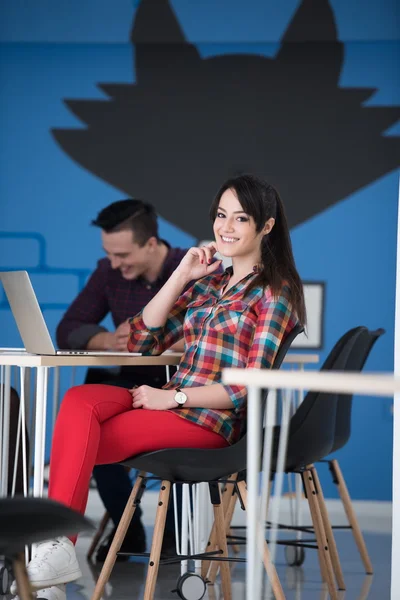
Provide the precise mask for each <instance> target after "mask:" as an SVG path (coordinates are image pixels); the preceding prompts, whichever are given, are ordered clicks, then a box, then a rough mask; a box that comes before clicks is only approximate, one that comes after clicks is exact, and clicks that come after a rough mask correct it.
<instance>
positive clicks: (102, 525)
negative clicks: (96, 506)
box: [86, 511, 110, 560]
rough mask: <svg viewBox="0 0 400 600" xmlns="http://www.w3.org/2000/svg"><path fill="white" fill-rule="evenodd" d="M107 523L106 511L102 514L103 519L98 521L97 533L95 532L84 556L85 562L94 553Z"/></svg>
mask: <svg viewBox="0 0 400 600" xmlns="http://www.w3.org/2000/svg"><path fill="white" fill-rule="evenodd" d="M109 521H110V515H109V514H108V512H107V511H106V512H105V513H104V515H103V518H102V519H101V521H100V525H99V527H98V529H97V531H96V533H95V535H94V537H93V540H92V543H91V544H90V548H89V550H88V551H87V554H86V558H87V560H90V559H91V558H92V556H93V554H94V551H95V550H96V548H97V544H98V543H99V541H100V540H101V538H102V535H103V533H104V531H105V529H106V527H107V525H108V522H109Z"/></svg>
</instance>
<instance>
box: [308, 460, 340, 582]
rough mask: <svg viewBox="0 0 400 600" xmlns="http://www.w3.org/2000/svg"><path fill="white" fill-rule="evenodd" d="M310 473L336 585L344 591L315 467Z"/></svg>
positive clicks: (337, 554) (335, 547)
mask: <svg viewBox="0 0 400 600" xmlns="http://www.w3.org/2000/svg"><path fill="white" fill-rule="evenodd" d="M311 473H312V476H313V478H314V485H315V489H316V492H317V499H318V504H319V509H320V512H321V517H322V521H323V524H324V529H325V534H326V538H327V540H328V547H329V552H330V555H331V561H332V566H333V571H334V573H335V577H336V583H337V586H338V588H339V590H345V589H346V586H345V583H344V578H343V571H342V566H341V564H340V558H339V553H338V550H337V546H336V541H335V537H334V535H333V531H332V526H331V522H330V519H329V515H328V510H327V508H326V504H325V498H324V494H323V492H322V487H321V482H320V480H319V477H318V473H317V471H316V469H315V467H312V468H311Z"/></svg>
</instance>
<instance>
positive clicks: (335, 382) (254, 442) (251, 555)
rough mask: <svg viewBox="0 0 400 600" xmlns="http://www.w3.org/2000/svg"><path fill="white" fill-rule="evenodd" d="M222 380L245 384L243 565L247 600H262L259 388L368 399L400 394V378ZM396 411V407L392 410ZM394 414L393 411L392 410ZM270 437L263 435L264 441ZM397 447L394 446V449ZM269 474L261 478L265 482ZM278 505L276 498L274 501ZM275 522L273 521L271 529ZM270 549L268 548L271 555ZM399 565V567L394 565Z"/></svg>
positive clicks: (250, 372)
mask: <svg viewBox="0 0 400 600" xmlns="http://www.w3.org/2000/svg"><path fill="white" fill-rule="evenodd" d="M222 380H223V382H224V383H226V384H234V385H246V386H247V387H248V408H247V410H248V420H247V437H248V446H247V488H248V511H247V512H246V517H247V545H246V549H247V565H246V600H261V590H262V586H261V578H260V571H261V567H260V563H261V559H260V557H259V553H258V552H257V524H258V523H259V522H261V521H260V520H259V510H258V474H259V464H258V463H259V460H258V457H259V455H260V454H259V450H260V429H259V422H260V421H259V415H260V410H261V389H262V388H268V389H269V390H271V391H272V390H278V389H282V390H312V391H322V392H335V393H347V394H362V395H367V396H389V397H391V396H395V400H396V401H398V398H399V395H400V377H396V376H393V375H392V374H380V373H374V374H362V373H341V372H336V373H335V372H311V371H307V372H297V373H296V372H293V371H292V372H288V371H267V370H264V369H263V370H258V369H257V370H256V369H225V370H224V372H223V377H222ZM395 408H396V407H395ZM395 412H396V410H395ZM268 437H269V436H265V439H267V438H268ZM395 447H396V446H395ZM268 478H269V474H268V473H267V476H266V477H265V476H264V477H263V479H264V481H268ZM393 483H394V487H395V486H396V487H397V489H399V487H400V456H398V455H396V453H394V454H393ZM277 500H278V504H279V498H277ZM395 500H396V499H394V504H393V514H394V515H397V511H398V508H399V507H398V506H397V504H396V503H395ZM276 525H277V523H274V522H272V528H274V527H276ZM272 554H273V549H272V548H271V555H272ZM392 556H400V527H399V519H398V516H397V517H396V519H393V529H392ZM394 566H395V565H393V563H392V574H391V600H398V598H400V576H399V570H398V569H396V568H394ZM397 566H398V565H397Z"/></svg>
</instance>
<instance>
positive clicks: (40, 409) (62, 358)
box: [0, 350, 182, 496]
mask: <svg viewBox="0 0 400 600" xmlns="http://www.w3.org/2000/svg"><path fill="white" fill-rule="evenodd" d="M181 356H182V354H181V353H180V352H166V353H164V354H161V355H160V356H89V355H88V356H85V355H77V356H74V355H72V356H68V355H62V354H59V355H52V356H40V355H37V354H28V353H26V352H17V351H9V352H6V351H5V350H2V351H1V352H0V366H1V378H0V384H1V383H3V381H2V379H3V370H4V388H3V387H2V392H1V393H2V394H4V396H3V398H2V399H3V402H2V403H1V404H2V406H3V419H2V421H3V432H2V434H3V435H2V444H1V446H2V448H1V450H2V451H1V461H0V473H1V475H2V476H1V480H2V488H1V490H0V495H6V490H7V481H8V442H9V439H8V437H9V422H10V382H11V367H12V366H16V367H19V368H20V371H21V406H22V407H23V406H24V404H25V390H24V387H25V386H24V384H23V382H24V375H25V368H27V367H28V368H36V370H37V379H36V415H35V445H34V475H33V495H34V496H42V495H43V470H44V460H45V434H46V407H47V381H48V370H49V368H51V367H113V366H132V367H135V366H143V365H146V366H156V365H172V366H174V365H178V364H179V361H180V358H181ZM0 430H1V415H0ZM23 430H24V429H23V428H22V431H23ZM22 444H23V447H24V444H25V436H24V435H22ZM23 455H24V456H25V457H26V453H25V452H24V449H23ZM24 465H25V468H26V460H24ZM24 481H26V477H25V474H24Z"/></svg>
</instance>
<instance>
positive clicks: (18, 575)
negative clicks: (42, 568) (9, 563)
mask: <svg viewBox="0 0 400 600" xmlns="http://www.w3.org/2000/svg"><path fill="white" fill-rule="evenodd" d="M13 572H14V576H15V580H16V582H17V589H18V596H19V598H20V600H33V598H34V596H33V594H32V589H31V584H30V582H29V577H28V573H27V571H26V566H25V555H24V554H23V553H21V554H18V556H17V558H15V559H14V561H13Z"/></svg>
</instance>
